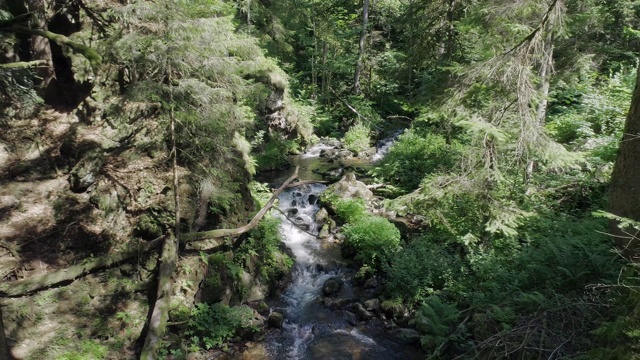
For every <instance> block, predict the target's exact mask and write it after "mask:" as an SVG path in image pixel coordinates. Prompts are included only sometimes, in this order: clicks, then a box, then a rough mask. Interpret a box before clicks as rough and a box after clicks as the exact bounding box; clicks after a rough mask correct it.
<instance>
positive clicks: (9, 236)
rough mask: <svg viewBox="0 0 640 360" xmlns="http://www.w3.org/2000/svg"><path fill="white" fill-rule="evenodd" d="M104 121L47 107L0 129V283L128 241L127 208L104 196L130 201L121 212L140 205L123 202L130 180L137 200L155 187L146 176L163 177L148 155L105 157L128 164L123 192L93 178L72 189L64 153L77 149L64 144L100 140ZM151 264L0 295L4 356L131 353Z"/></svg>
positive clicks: (141, 320) (141, 317) (79, 260)
mask: <svg viewBox="0 0 640 360" xmlns="http://www.w3.org/2000/svg"><path fill="white" fill-rule="evenodd" d="M104 126H105V125H96V126H91V125H90V126H85V125H83V124H80V122H79V120H78V118H77V117H76V116H74V115H72V114H63V113H57V112H54V111H45V112H42V113H40V114H39V115H38V116H36V117H33V118H32V119H30V120H23V121H15V122H14V121H12V122H11V123H9V124H7V126H5V128H6V129H7V131H3V133H2V134H1V135H0V174H3V175H2V176H1V177H0V279H1V281H2V282H8V281H15V280H20V279H25V278H30V277H33V276H36V275H41V274H47V273H51V272H54V271H58V270H62V269H65V268H67V267H69V266H71V265H76V264H79V263H82V262H83V261H86V260H87V259H91V258H92V257H94V256H99V255H102V254H106V253H111V252H113V251H115V250H116V249H119V248H120V247H122V246H124V245H125V244H126V243H127V242H128V241H129V240H130V239H131V238H132V237H131V236H130V235H131V233H132V231H133V224H134V221H133V219H131V218H130V217H129V216H128V214H127V211H126V210H127V209H126V206H123V205H122V204H115V203H114V204H110V203H109V201H113V202H120V203H122V200H123V198H129V199H128V201H129V202H128V204H129V205H128V206H129V208H131V207H132V206H135V205H136V204H137V205H139V206H143V205H145V206H146V205H149V203H147V202H145V204H139V203H137V201H136V200H137V199H130V197H131V195H132V194H131V193H129V191H130V190H131V189H137V187H136V185H137V184H139V187H142V185H144V186H146V189H147V192H145V194H144V196H145V197H146V198H147V199H145V200H148V199H151V198H153V196H154V195H155V194H154V193H156V190H157V191H158V192H160V191H161V189H159V190H158V189H157V188H158V187H159V186H160V184H159V182H160V181H158V183H155V182H154V180H153V179H163V176H164V174H162V173H160V172H159V171H157V170H153V167H152V166H151V165H150V164H149V163H150V160H149V158H148V157H144V156H141V155H139V154H138V155H137V156H135V157H134V156H131V154H129V156H130V159H131V160H133V161H122V156H120V158H119V159H116V158H111V159H109V158H107V160H106V164H107V165H105V167H108V166H109V163H117V164H118V166H119V168H120V169H119V170H120V171H127V170H128V172H127V175H126V177H125V176H123V178H124V180H123V183H128V184H130V186H131V188H129V189H126V187H127V186H126V185H125V184H120V185H115V184H113V181H111V180H105V178H106V179H109V178H108V177H100V180H99V181H97V182H96V185H95V188H94V189H98V191H93V192H92V191H89V192H81V193H75V192H73V191H71V186H70V182H69V173H70V170H71V169H70V168H71V166H72V165H73V162H74V159H71V158H72V157H75V156H77V155H78V154H77V153H73V151H71V152H69V151H67V153H65V147H69V144H71V147H72V148H73V147H74V146H75V147H76V149H74V151H80V149H79V148H80V147H81V145H78V144H87V143H90V142H99V143H104V142H105V141H106V140H105V139H97V138H99V137H101V136H103V135H102V134H103V133H104V131H103V127H104ZM70 157H71V158H70ZM141 168H146V169H145V170H144V171H140V169H141ZM151 171H155V173H153V174H152V173H151ZM107 181H109V182H110V183H108V184H107V183H106V182H107ZM156 185H158V186H157V187H156ZM156 194H157V193H156ZM96 195H97V196H96ZM137 195H140V194H139V193H138V194H137ZM147 260H148V259H147V258H144V257H140V258H137V259H133V260H132V261H133V262H137V263H142V262H145V261H147ZM143 265H146V264H143ZM153 267H155V264H154V263H153V261H152V260H150V262H149V263H148V266H146V267H145V266H134V264H133V263H129V264H127V263H125V264H122V265H120V266H119V267H115V268H111V269H107V270H106V271H103V272H101V273H95V274H90V275H88V276H85V277H83V278H80V279H77V280H75V281H72V282H71V283H63V284H59V285H56V286H54V287H51V288H49V289H45V290H42V291H38V292H35V293H33V294H28V295H27V296H18V297H5V298H0V301H1V303H0V305H1V306H2V308H3V314H4V324H5V327H6V336H7V340H8V343H9V346H10V348H11V354H12V356H13V357H14V358H16V359H75V358H76V357H74V356H77V354H85V356H87V357H86V358H90V357H107V358H110V359H128V358H132V357H134V355H133V354H132V352H131V351H133V350H134V349H135V346H134V344H135V341H136V340H137V338H138V337H139V336H140V333H141V330H142V327H143V325H144V322H145V319H146V316H147V312H148V304H147V294H146V291H147V289H148V285H149V280H150V279H152V275H153V273H152V271H153ZM107 353H108V354H107Z"/></svg>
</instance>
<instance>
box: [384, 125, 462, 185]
mask: <svg viewBox="0 0 640 360" xmlns="http://www.w3.org/2000/svg"><path fill="white" fill-rule="evenodd" d="M460 155H461V146H460V144H458V143H456V142H454V143H452V144H447V143H446V139H445V138H444V137H443V136H440V135H434V134H426V135H424V136H421V135H419V134H418V133H416V132H415V131H412V130H409V131H406V132H405V133H404V134H402V135H400V137H399V138H398V140H397V142H396V143H395V144H394V145H393V147H392V148H391V150H390V151H389V153H388V154H387V155H386V156H385V158H384V159H383V160H382V163H380V164H379V165H378V167H377V168H376V169H374V170H373V171H372V173H373V174H374V176H378V177H381V178H383V179H384V180H385V181H390V182H391V183H392V184H394V185H396V186H398V187H400V188H402V189H403V190H404V191H412V190H415V189H417V188H418V186H419V185H420V183H421V182H422V180H423V179H424V178H425V176H427V175H429V174H432V173H436V172H440V171H443V170H449V169H451V168H453V167H454V166H455V164H456V163H457V161H459V159H460Z"/></svg>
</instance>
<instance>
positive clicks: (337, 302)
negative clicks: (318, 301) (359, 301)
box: [324, 297, 356, 309]
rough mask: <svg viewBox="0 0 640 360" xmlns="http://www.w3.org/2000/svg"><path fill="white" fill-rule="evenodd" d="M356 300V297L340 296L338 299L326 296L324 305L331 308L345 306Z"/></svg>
mask: <svg viewBox="0 0 640 360" xmlns="http://www.w3.org/2000/svg"><path fill="white" fill-rule="evenodd" d="M354 302H356V299H355V298H352V297H346V298H338V299H332V298H324V305H325V306H327V307H329V308H331V309H339V308H343V307H345V306H347V305H349V304H352V303H354Z"/></svg>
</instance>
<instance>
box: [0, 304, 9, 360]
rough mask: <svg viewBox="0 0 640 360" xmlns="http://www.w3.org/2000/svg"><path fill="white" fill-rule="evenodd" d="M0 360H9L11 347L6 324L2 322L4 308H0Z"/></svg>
mask: <svg viewBox="0 0 640 360" xmlns="http://www.w3.org/2000/svg"><path fill="white" fill-rule="evenodd" d="M0 360H9V346H7V339H6V337H5V334H4V323H3V322H2V306H0Z"/></svg>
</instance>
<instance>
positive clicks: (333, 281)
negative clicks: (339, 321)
mask: <svg viewBox="0 0 640 360" xmlns="http://www.w3.org/2000/svg"><path fill="white" fill-rule="evenodd" d="M342 285H344V282H343V281H342V279H341V278H339V277H337V276H333V277H330V278H328V279H327V280H326V281H325V282H324V284H323V285H322V293H323V294H324V295H325V296H329V295H333V294H336V293H338V292H339V291H340V290H341V289H342Z"/></svg>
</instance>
